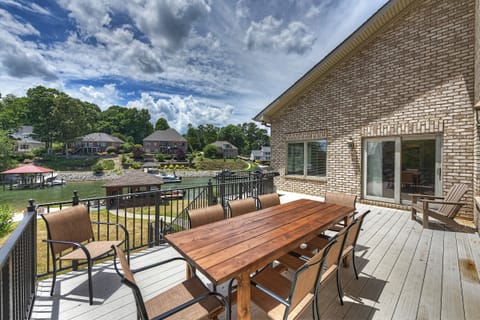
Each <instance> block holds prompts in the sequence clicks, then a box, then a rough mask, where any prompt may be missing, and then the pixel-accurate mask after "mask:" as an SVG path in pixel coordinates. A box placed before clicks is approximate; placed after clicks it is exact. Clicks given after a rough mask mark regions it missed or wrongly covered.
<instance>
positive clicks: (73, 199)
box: [72, 190, 80, 206]
mask: <svg viewBox="0 0 480 320" xmlns="http://www.w3.org/2000/svg"><path fill="white" fill-rule="evenodd" d="M79 203H80V202H79V200H78V191H77V190H73V197H72V205H74V206H77V205H78V204H79Z"/></svg>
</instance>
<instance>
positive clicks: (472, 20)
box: [254, 0, 480, 224]
mask: <svg viewBox="0 0 480 320" xmlns="http://www.w3.org/2000/svg"><path fill="white" fill-rule="evenodd" d="M479 12H480V10H479V1H478V0H429V1H421V0H391V1H389V2H387V3H386V4H385V5H384V6H383V7H382V8H381V9H380V10H378V11H377V12H376V13H375V14H374V15H373V16H372V17H371V18H370V19H368V20H367V21H366V22H365V23H364V24H363V25H362V26H360V27H359V28H358V29H357V30H356V31H355V32H353V33H352V34H351V35H350V36H349V37H348V38H347V39H345V40H344V41H343V42H342V43H340V44H339V45H338V46H337V47H336V48H335V49H334V50H333V51H332V52H330V53H329V54H328V55H326V56H325V57H324V58H323V59H322V60H321V61H320V62H318V63H317V64H316V65H315V66H313V67H312V68H311V69H310V70H309V71H308V72H307V73H306V74H305V75H303V76H302V77H301V78H300V79H298V80H297V81H296V82H295V83H294V84H293V85H292V86H291V87H289V88H288V89H287V90H285V91H284V92H283V93H282V94H281V95H280V96H279V97H277V98H276V99H274V100H273V101H272V102H271V103H270V104H269V105H268V106H266V107H265V108H264V109H263V110H262V111H261V112H260V113H259V114H258V115H256V116H255V117H254V120H256V121H259V122H263V123H264V124H267V125H269V126H271V148H272V162H271V167H272V168H273V169H275V170H278V171H280V173H281V174H280V176H279V177H278V178H277V179H276V185H277V187H278V188H279V189H281V190H288V191H296V192H303V193H308V194H323V193H324V192H325V191H327V190H332V191H343V192H347V193H352V194H356V195H358V196H359V197H360V199H361V200H362V201H363V202H368V203H375V204H382V205H385V204H388V205H389V206H397V207H405V205H408V204H409V202H410V196H409V194H410V193H413V192H422V193H429V194H435V195H441V194H444V192H445V191H447V190H449V189H450V188H451V186H452V185H453V184H454V183H466V184H468V186H469V191H468V192H467V194H466V196H465V197H464V198H463V200H464V201H467V202H468V203H469V205H467V206H464V208H463V209H462V211H461V214H462V215H465V216H467V217H472V216H473V215H474V213H473V211H474V210H473V207H474V206H473V202H474V201H473V198H474V196H475V195H478V194H479V187H480V180H479V179H478V176H479V174H480V166H479V165H478V163H479V160H480V159H479V158H480V141H479V128H480V127H479V125H478V124H479V123H480V118H479V115H480V111H479V110H478V109H479V108H480V103H479V101H480V44H479V41H480V13H479ZM477 216H478V215H477V214H475V220H476V222H477V224H478V217H477Z"/></svg>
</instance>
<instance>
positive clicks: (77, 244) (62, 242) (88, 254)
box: [43, 239, 91, 260]
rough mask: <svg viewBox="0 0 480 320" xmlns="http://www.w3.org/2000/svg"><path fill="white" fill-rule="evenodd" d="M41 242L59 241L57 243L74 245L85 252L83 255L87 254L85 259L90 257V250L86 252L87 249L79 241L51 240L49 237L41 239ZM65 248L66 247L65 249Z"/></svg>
mask: <svg viewBox="0 0 480 320" xmlns="http://www.w3.org/2000/svg"><path fill="white" fill-rule="evenodd" d="M43 242H47V243H52V244H54V243H59V244H69V245H72V246H74V247H76V248H77V249H82V251H83V252H84V253H85V255H86V256H87V259H88V260H90V259H91V257H90V252H88V249H87V248H86V247H85V246H84V245H83V244H81V243H79V242H74V241H66V240H51V239H45V240H43ZM65 250H66V249H65ZM52 253H53V252H52Z"/></svg>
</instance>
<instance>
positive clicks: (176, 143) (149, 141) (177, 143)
mask: <svg viewBox="0 0 480 320" xmlns="http://www.w3.org/2000/svg"><path fill="white" fill-rule="evenodd" d="M143 150H144V151H145V152H146V153H162V154H168V155H176V154H177V152H179V150H180V151H181V152H183V154H184V155H185V154H187V150H188V149H187V140H186V139H185V138H184V137H183V136H182V135H181V134H180V133H178V132H177V131H176V130H175V129H173V128H169V129H167V130H157V131H155V132H154V133H152V134H151V135H149V136H148V137H146V138H145V139H143Z"/></svg>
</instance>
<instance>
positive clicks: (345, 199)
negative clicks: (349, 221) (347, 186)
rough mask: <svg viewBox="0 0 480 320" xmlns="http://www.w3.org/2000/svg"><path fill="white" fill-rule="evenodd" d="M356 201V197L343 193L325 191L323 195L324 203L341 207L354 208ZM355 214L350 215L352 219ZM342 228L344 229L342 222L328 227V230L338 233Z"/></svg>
mask: <svg viewBox="0 0 480 320" xmlns="http://www.w3.org/2000/svg"><path fill="white" fill-rule="evenodd" d="M356 201H357V196H356V195H352V194H348V193H344V192H336V191H327V192H326V193H325V202H326V203H335V204H338V205H341V206H346V207H352V208H355V204H356ZM355 213H356V212H355V211H353V212H352V215H351V217H352V218H353V217H354V216H355ZM344 227H345V223H344V222H343V221H342V222H339V223H337V224H336V225H334V226H332V227H330V228H329V230H331V231H335V232H338V231H340V229H342V228H344Z"/></svg>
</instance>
